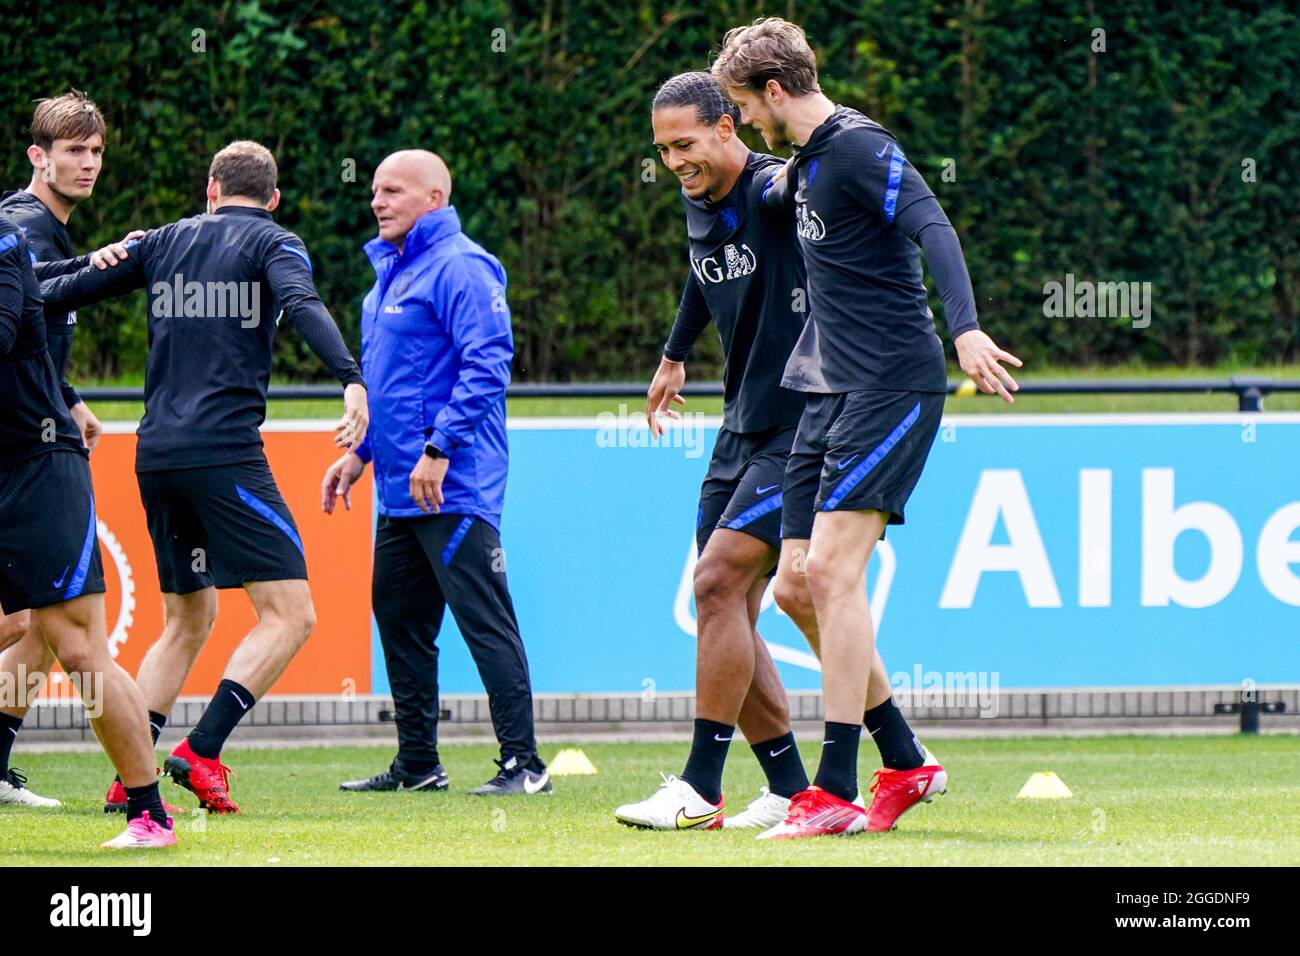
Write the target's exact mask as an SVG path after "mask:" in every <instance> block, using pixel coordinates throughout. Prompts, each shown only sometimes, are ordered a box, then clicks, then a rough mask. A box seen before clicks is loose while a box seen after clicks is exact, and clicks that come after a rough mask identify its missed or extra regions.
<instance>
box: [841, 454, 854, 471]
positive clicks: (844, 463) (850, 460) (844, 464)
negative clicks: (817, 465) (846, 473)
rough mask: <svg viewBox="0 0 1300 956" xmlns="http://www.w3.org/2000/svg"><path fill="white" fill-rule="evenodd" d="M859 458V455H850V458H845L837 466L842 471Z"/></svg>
mask: <svg viewBox="0 0 1300 956" xmlns="http://www.w3.org/2000/svg"><path fill="white" fill-rule="evenodd" d="M857 458H858V456H857V455H850V456H849V457H848V458H845V459H844V460H843V461H842V462H840V463H839V464H838V465H836V466H835V467H836V468H838V469H839V470H840V471H843V470H844V469H845V468H847V467H849V465H851V464H853V463H854V462H855V461H856V460H857Z"/></svg>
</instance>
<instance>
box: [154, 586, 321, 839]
mask: <svg viewBox="0 0 1300 956" xmlns="http://www.w3.org/2000/svg"><path fill="white" fill-rule="evenodd" d="M244 590H245V591H246V592H247V593H248V597H249V599H250V600H251V601H252V602H253V608H254V610H256V612H257V625H256V626H255V627H254V628H253V629H252V630H251V631H249V632H248V635H247V636H246V637H245V638H244V639H243V641H242V642H240V644H239V646H238V647H237V648H236V649H235V653H234V654H232V655H231V657H230V662H229V663H228V664H227V665H226V672H225V675H224V676H223V677H222V680H221V683H220V684H219V685H218V686H217V690H216V693H215V694H213V696H212V700H211V701H210V702H209V704H208V706H207V708H206V709H205V710H204V711H203V715H202V716H201V717H200V718H199V722H198V723H197V724H196V725H195V727H194V729H193V730H191V731H190V733H189V736H188V737H186V738H185V739H184V740H182V741H181V742H180V744H178V745H177V746H176V748H175V749H174V750H173V751H172V753H171V755H170V756H169V757H168V758H167V760H166V762H165V763H164V764H163V766H164V768H165V769H166V771H167V773H168V774H170V775H171V777H172V779H173V780H175V781H176V782H177V783H179V784H180V785H181V786H183V787H185V788H186V789H187V790H189V791H191V792H192V793H193V794H194V795H195V796H197V797H198V798H199V806H200V807H201V808H203V809H206V810H208V811H210V812H212V813H237V812H238V811H239V808H238V807H237V806H236V805H235V803H234V801H232V800H231V799H230V792H229V790H230V783H229V779H228V778H229V772H230V771H229V768H227V767H226V766H225V765H223V764H222V763H221V749H222V747H224V746H225V743H226V739H227V738H228V737H229V736H230V733H231V732H232V731H233V730H234V729H235V727H236V725H237V724H238V723H239V721H240V720H241V719H242V718H243V716H244V714H246V713H248V711H249V710H251V709H252V707H253V704H254V703H256V701H257V699H258V698H259V697H261V696H262V695H263V694H265V693H266V692H267V691H269V690H270V689H271V686H272V685H273V684H274V683H275V682H276V680H278V679H279V677H280V675H281V674H283V673H284V669H285V668H286V667H288V666H289V662H290V661H291V660H293V656H294V655H295V654H296V653H298V649H299V648H300V647H302V645H303V644H304V643H305V642H306V640H307V638H308V637H310V636H311V632H312V630H313V629H314V628H315V626H316V610H315V608H314V606H313V605H312V600H311V591H310V590H309V589H308V587H307V582H306V581H302V580H284V581H249V582H247V583H246V584H245V585H244Z"/></svg>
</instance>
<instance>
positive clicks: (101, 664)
mask: <svg viewBox="0 0 1300 956" xmlns="http://www.w3.org/2000/svg"><path fill="white" fill-rule="evenodd" d="M34 616H35V618H36V620H37V623H38V624H39V626H40V629H41V633H42V634H43V635H44V637H45V641H46V643H47V644H48V645H49V647H50V650H51V651H53V652H54V656H55V657H56V658H57V659H58V661H59V664H60V665H61V666H62V667H63V670H64V672H65V673H67V674H69V675H73V674H76V675H80V679H81V680H82V681H83V684H82V699H83V701H84V702H85V705H86V712H87V715H88V716H89V718H90V724H91V727H93V728H94V731H95V736H96V737H98V738H99V742H100V743H101V744H102V745H103V747H104V752H105V753H106V754H108V759H109V760H110V761H112V763H113V766H114V767H116V768H117V772H118V774H119V776H120V777H121V778H122V783H123V785H124V786H125V787H126V792H127V795H128V798H129V800H130V804H129V805H128V807H127V829H126V832H125V833H123V834H122V835H121V836H120V837H118V838H117V839H115V840H111V841H109V843H106V844H105V846H112V847H114V848H128V847H159V846H170V845H172V844H174V843H175V842H176V836H175V833H174V832H173V831H172V826H171V820H170V818H168V817H167V815H166V813H165V812H164V810H163V805H162V799H161V797H160V796H159V795H158V779H157V775H156V771H155V769H154V761H153V746H152V743H151V741H150V739H149V724H148V718H147V716H146V714H147V711H146V710H145V704H144V695H143V694H141V693H140V688H139V687H137V686H136V684H135V681H133V680H131V677H130V675H129V674H127V672H126V671H124V670H123V669H122V668H121V667H119V666H118V664H117V662H116V661H114V660H113V658H112V655H111V654H109V651H108V638H107V632H106V630H105V626H104V596H103V595H102V594H88V595H84V596H82V597H78V598H73V599H72V600H71V601H64V602H63V603H61V604H54V605H51V606H49V607H44V608H40V609H39V610H37V611H36V612H35V615H34Z"/></svg>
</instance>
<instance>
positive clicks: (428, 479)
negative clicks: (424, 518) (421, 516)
mask: <svg viewBox="0 0 1300 956" xmlns="http://www.w3.org/2000/svg"><path fill="white" fill-rule="evenodd" d="M450 464H451V460H450V459H448V458H439V459H437V460H434V459H433V458H430V457H429V456H428V455H425V454H421V455H420V460H419V461H417V462H416V463H415V467H414V468H412V469H411V497H412V498H413V499H414V500H415V503H416V504H417V505H419V506H420V510H421V511H423V512H424V513H425V514H435V515H436V514H438V512H439V511H440V510H441V509H442V482H443V479H445V478H446V477H447V467H448V466H449V465H450Z"/></svg>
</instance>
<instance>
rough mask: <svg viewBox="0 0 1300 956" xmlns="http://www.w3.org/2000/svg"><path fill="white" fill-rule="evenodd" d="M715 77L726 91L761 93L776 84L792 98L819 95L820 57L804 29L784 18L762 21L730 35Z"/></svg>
mask: <svg viewBox="0 0 1300 956" xmlns="http://www.w3.org/2000/svg"><path fill="white" fill-rule="evenodd" d="M712 72H713V75H714V76H715V77H716V78H717V80H718V82H719V83H720V84H722V87H723V89H726V88H728V87H735V88H740V89H750V90H761V89H763V88H764V87H765V86H766V85H767V81H768V80H776V81H777V82H778V83H780V84H781V89H783V90H785V91H786V92H787V93H789V94H790V95H791V96H807V95H808V94H809V93H816V92H818V91H819V90H820V89H821V87H820V86H819V85H818V83H817V57H816V56H815V55H814V54H813V51H812V47H811V46H809V45H808V38H807V37H806V36H805V35H804V32H803V28H802V27H800V26H799V25H798V24H795V23H791V22H790V21H789V20H782V19H781V18H780V17H761V18H759V19H758V20H755V21H754V22H753V23H751V24H750V25H749V26H747V27H736V28H734V29H732V30H728V31H727V35H726V36H725V37H723V39H722V52H721V53H719V54H718V58H717V59H716V60H714V61H713V67H712Z"/></svg>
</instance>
